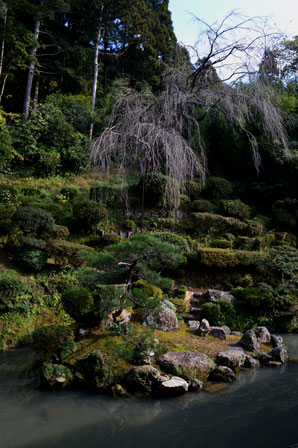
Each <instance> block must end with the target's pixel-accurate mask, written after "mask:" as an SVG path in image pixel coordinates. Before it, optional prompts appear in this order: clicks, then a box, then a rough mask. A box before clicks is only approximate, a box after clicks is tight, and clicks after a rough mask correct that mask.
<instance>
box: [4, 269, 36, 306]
mask: <svg viewBox="0 0 298 448" xmlns="http://www.w3.org/2000/svg"><path fill="white" fill-rule="evenodd" d="M31 300H32V290H31V288H30V286H29V285H28V284H27V283H26V281H25V280H24V279H22V278H21V277H17V276H16V275H14V274H13V273H11V272H4V273H1V274H0V312H1V313H3V312H8V311H15V310H17V311H19V312H28V310H29V306H30V302H31Z"/></svg>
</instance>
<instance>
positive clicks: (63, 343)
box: [32, 325, 75, 362]
mask: <svg viewBox="0 0 298 448" xmlns="http://www.w3.org/2000/svg"><path fill="white" fill-rule="evenodd" d="M32 336H33V350H34V352H35V353H36V355H37V358H38V361H39V362H55V361H58V362H62V361H63V360H64V359H66V357H67V356H69V355H71V354H72V353H73V352H74V350H75V344H74V334H73V330H72V328H71V327H63V326H62V325H49V326H45V327H41V328H38V329H37V330H35V331H34V332H33V335H32Z"/></svg>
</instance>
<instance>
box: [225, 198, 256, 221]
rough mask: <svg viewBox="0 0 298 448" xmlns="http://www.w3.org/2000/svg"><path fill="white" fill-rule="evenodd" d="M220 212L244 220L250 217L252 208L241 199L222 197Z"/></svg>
mask: <svg viewBox="0 0 298 448" xmlns="http://www.w3.org/2000/svg"><path fill="white" fill-rule="evenodd" d="M219 213H220V214H222V215H224V216H232V217H233V218H238V219H240V220H244V219H248V218H249V216H250V213H251V209H250V207H249V206H248V205H246V204H244V203H243V202H242V201H240V200H239V199H233V200H232V199H222V200H220V201H219Z"/></svg>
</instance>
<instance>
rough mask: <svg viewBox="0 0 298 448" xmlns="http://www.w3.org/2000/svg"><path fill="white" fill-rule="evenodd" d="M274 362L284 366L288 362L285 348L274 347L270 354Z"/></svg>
mask: <svg viewBox="0 0 298 448" xmlns="http://www.w3.org/2000/svg"><path fill="white" fill-rule="evenodd" d="M269 355H270V356H272V358H273V359H274V361H279V362H281V363H282V364H284V363H285V362H286V361H287V360H288V350H287V349H286V348H285V347H275V348H274V349H273V350H272V351H271V352H270V353H269Z"/></svg>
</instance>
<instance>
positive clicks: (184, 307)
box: [169, 297, 189, 313]
mask: <svg viewBox="0 0 298 448" xmlns="http://www.w3.org/2000/svg"><path fill="white" fill-rule="evenodd" d="M169 301H170V302H172V304H173V305H175V308H176V311H177V312H178V313H188V311H189V302H187V301H186V300H181V299H179V298H175V297H171V298H169Z"/></svg>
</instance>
